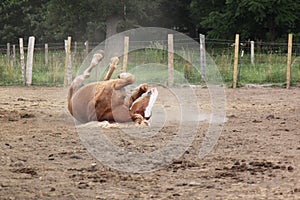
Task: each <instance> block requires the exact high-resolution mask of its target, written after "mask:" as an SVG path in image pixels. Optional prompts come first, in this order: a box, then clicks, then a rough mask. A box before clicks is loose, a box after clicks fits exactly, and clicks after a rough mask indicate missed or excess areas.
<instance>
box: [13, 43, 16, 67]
mask: <svg viewBox="0 0 300 200" xmlns="http://www.w3.org/2000/svg"><path fill="white" fill-rule="evenodd" d="M13 65H14V71H15V72H16V71H17V60H16V45H15V44H14V45H13Z"/></svg>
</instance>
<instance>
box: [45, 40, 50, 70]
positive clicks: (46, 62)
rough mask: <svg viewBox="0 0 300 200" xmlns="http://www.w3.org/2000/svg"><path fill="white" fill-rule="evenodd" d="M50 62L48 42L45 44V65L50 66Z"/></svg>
mask: <svg viewBox="0 0 300 200" xmlns="http://www.w3.org/2000/svg"><path fill="white" fill-rule="evenodd" d="M48 64H49V48H48V44H45V65H46V66H48Z"/></svg>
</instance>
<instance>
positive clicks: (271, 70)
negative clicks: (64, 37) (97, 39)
mask: <svg viewBox="0 0 300 200" xmlns="http://www.w3.org/2000/svg"><path fill="white" fill-rule="evenodd" d="M170 39H171V38H169V41H170ZM297 39H298V38H296V40H295V41H297ZM173 40H174V41H176V36H174V37H173ZM195 40H197V41H199V39H195ZM125 41H126V40H125ZM203 41H205V43H203ZM69 42H70V46H69V47H70V52H69V53H70V55H71V58H69V56H66V52H67V51H65V48H66V46H65V44H64V43H63V42H62V43H49V44H35V45H34V57H33V61H32V63H33V67H32V84H33V85H48V86H49V85H63V84H66V77H65V75H66V74H67V73H66V69H67V68H66V65H69V63H71V64H72V69H73V70H72V76H73V77H74V76H76V72H77V70H78V68H79V67H80V65H81V63H82V62H83V60H84V59H85V58H86V55H87V53H88V52H89V51H90V50H91V49H93V48H94V47H95V46H96V45H98V44H97V43H88V42H71V41H69ZM140 42H142V41H132V40H130V38H128V41H127V43H128V44H127V45H128V47H129V53H128V54H126V53H125V56H123V57H122V58H121V62H123V61H124V62H123V70H126V68H128V70H130V68H132V67H134V66H137V65H141V64H145V63H159V64H163V65H166V66H169V69H172V68H174V70H175V71H176V72H179V73H182V74H183V76H184V77H185V78H186V79H187V80H188V82H189V83H192V84H201V83H203V81H204V80H205V76H204V74H205V68H203V67H201V66H198V67H199V69H200V72H199V70H196V69H194V66H191V63H189V62H187V61H186V60H185V59H183V58H181V57H180V56H178V55H177V54H176V51H175V52H174V54H170V53H168V50H167V49H168V48H167V47H168V46H169V48H172V47H171V46H170V45H171V44H170V43H169V44H168V36H166V40H164V41H159V42H155V43H151V44H150V45H149V48H146V49H143V50H139V51H130V49H131V48H130V47H133V46H135V45H139V43H140ZM176 42H177V43H178V42H180V43H181V44H182V45H183V46H184V47H183V49H182V51H185V50H186V49H188V48H189V45H190V44H189V43H188V42H189V41H176ZM235 43H236V41H235V40H210V39H206V40H203V38H202V44H201V45H204V46H203V47H204V48H205V50H206V52H207V54H206V55H209V56H210V57H211V58H212V60H213V61H214V62H215V63H216V65H217V67H218V69H219V71H220V73H221V75H222V78H223V81H224V82H225V83H227V84H228V85H229V86H233V87H235V86H242V85H244V84H250V83H251V84H272V85H286V86H287V87H289V85H298V84H299V83H300V59H299V54H300V43H295V42H291V43H290V45H288V40H287V41H286V42H282V43H266V42H262V41H242V40H240V41H238V42H237V43H236V44H238V47H239V48H236V47H237V45H235ZM201 45H200V44H199V51H200V47H201ZM289 46H290V47H292V48H291V49H290V50H289V49H288V47H289ZM22 49H23V50H24V52H25V55H24V58H23V61H22V55H21V53H20V50H21V51H22ZM288 51H290V54H288ZM27 52H28V46H26V44H24V47H22V46H21V45H20V43H18V44H9V43H8V44H6V45H0V85H22V84H23V83H24V79H23V77H24V76H22V67H21V66H22V65H24V63H27V62H24V60H25V59H26V58H27V60H28V58H29V57H28V54H27ZM67 53H68V52H67ZM187 54H189V53H188V52H187ZM195 55H196V56H199V52H196V53H195ZM195 55H192V54H191V55H188V56H195ZM288 55H290V57H289V56H288ZM235 58H236V59H235ZM288 58H289V59H288ZM69 59H70V60H69ZM170 59H171V60H173V63H171V64H170ZM199 59H200V57H199ZM204 59H205V57H204V58H203V54H202V57H201V63H202V65H203V60H204ZM288 60H289V61H288ZM22 62H24V63H23V64H22ZM124 63H126V64H124ZM204 63H205V61H204ZM288 65H290V68H289V67H287V66H288ZM23 67H24V66H23ZM196 67H197V66H196ZM234 69H235V70H234ZM289 69H290V71H289ZM170 73H172V72H170ZM166 81H167V82H168V84H172V79H169V80H166ZM29 85H30V84H29Z"/></svg>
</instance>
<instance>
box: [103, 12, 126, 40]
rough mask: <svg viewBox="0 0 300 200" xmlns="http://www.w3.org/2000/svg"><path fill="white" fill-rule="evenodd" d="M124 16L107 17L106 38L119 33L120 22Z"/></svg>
mask: <svg viewBox="0 0 300 200" xmlns="http://www.w3.org/2000/svg"><path fill="white" fill-rule="evenodd" d="M122 20H123V19H122V17H121V16H118V15H115V16H109V17H107V19H106V38H109V37H111V36H113V35H115V34H116V33H117V27H118V23H119V22H120V21H122Z"/></svg>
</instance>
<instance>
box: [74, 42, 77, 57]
mask: <svg viewBox="0 0 300 200" xmlns="http://www.w3.org/2000/svg"><path fill="white" fill-rule="evenodd" d="M74 54H75V55H76V54H77V42H76V41H75V42H74Z"/></svg>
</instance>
